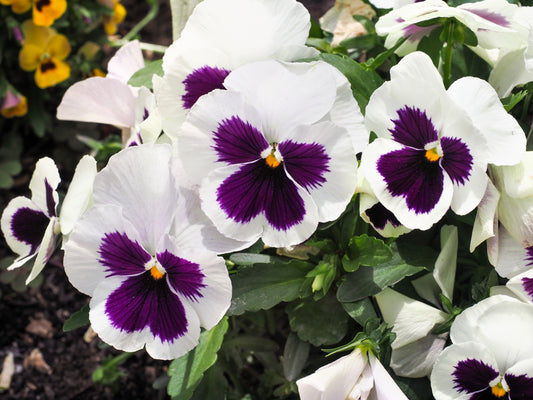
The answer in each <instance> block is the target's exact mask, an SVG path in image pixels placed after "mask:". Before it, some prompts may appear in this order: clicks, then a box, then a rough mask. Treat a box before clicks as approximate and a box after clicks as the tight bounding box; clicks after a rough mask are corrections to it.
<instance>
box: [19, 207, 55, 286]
mask: <svg viewBox="0 0 533 400" xmlns="http://www.w3.org/2000/svg"><path fill="white" fill-rule="evenodd" d="M56 229H57V219H56V218H52V219H51V220H50V222H49V224H48V226H47V227H46V231H45V232H44V236H43V240H42V242H41V247H40V248H39V251H38V252H37V257H36V258H35V262H34V263H33V267H32V269H31V272H30V275H29V276H28V278H26V285H28V284H29V283H30V282H31V281H33V280H34V279H35V278H37V276H38V275H39V274H40V273H41V271H42V270H43V268H44V267H45V265H46V263H47V262H48V260H49V259H50V257H51V256H52V254H53V253H54V250H55V248H56V238H57V233H56Z"/></svg>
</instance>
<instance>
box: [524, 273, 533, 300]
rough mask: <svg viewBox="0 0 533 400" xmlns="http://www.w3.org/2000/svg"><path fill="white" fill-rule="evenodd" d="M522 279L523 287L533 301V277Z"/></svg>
mask: <svg viewBox="0 0 533 400" xmlns="http://www.w3.org/2000/svg"><path fill="white" fill-rule="evenodd" d="M521 281H522V288H524V291H525V292H526V293H527V295H528V296H529V299H530V300H531V301H533V279H532V278H527V277H523V278H522V279H521Z"/></svg>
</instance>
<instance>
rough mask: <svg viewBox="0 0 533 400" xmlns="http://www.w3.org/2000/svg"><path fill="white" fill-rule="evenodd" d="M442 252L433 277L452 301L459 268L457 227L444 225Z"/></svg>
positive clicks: (441, 238)
mask: <svg viewBox="0 0 533 400" xmlns="http://www.w3.org/2000/svg"><path fill="white" fill-rule="evenodd" d="M440 246H441V250H440V253H439V256H438V257H437V261H435V269H434V270H433V277H434V278H435V281H436V282H437V284H438V285H439V287H440V289H441V290H442V294H444V295H445V296H446V297H447V298H448V299H450V301H451V300H452V299H453V284H454V281H455V269H456V267H457V246H458V236H457V227H456V226H451V225H443V226H442V228H441V231H440Z"/></svg>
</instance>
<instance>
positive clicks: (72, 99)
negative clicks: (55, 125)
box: [57, 77, 135, 128]
mask: <svg viewBox="0 0 533 400" xmlns="http://www.w3.org/2000/svg"><path fill="white" fill-rule="evenodd" d="M57 118H58V119H64V120H69V121H82V122H98V123H101V124H110V125H115V126H118V127H119V128H129V127H132V126H133V125H134V124H135V96H134V94H133V92H132V90H131V89H130V87H129V86H128V85H127V84H125V83H124V82H121V81H119V80H116V79H108V78H100V77H94V78H88V79H85V80H84V81H81V82H77V83H75V84H74V85H72V86H71V87H69V88H68V89H67V91H66V92H65V95H64V96H63V99H62V100H61V104H59V107H58V108H57Z"/></svg>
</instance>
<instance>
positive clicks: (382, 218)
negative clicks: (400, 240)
mask: <svg viewBox="0 0 533 400" xmlns="http://www.w3.org/2000/svg"><path fill="white" fill-rule="evenodd" d="M366 215H367V216H368V218H370V222H371V223H372V225H373V226H374V227H375V228H377V229H384V228H385V226H386V225H387V222H389V223H390V224H391V225H392V226H393V227H395V228H397V227H399V226H400V225H401V223H400V221H398V219H397V218H396V217H395V216H394V214H393V213H392V212H391V211H390V210H389V209H387V208H385V206H384V205H383V204H381V203H376V204H374V205H373V206H372V207H370V208H369V209H368V210H366Z"/></svg>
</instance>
